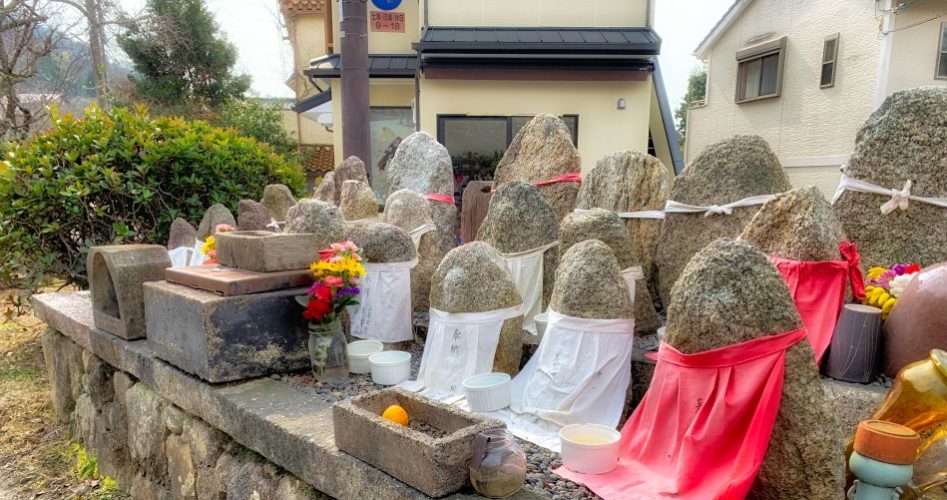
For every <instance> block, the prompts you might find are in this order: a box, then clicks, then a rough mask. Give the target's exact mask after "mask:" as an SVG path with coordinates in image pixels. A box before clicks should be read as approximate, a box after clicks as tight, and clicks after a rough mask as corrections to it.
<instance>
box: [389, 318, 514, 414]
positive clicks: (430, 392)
mask: <svg viewBox="0 0 947 500" xmlns="http://www.w3.org/2000/svg"><path fill="white" fill-rule="evenodd" d="M522 314H523V311H522V308H521V306H514V307H507V308H503V309H496V310H493V311H484V312H476V313H448V312H444V311H440V310H437V309H434V308H431V312H430V323H429V326H428V330H427V339H426V340H425V342H424V354H423V355H422V356H421V367H420V369H419V370H418V379H417V381H416V382H414V383H410V384H406V386H405V387H406V388H408V389H411V390H420V393H421V394H422V395H423V396H426V397H429V398H431V399H436V400H438V401H444V402H448V403H449V402H451V400H453V399H456V398H458V397H461V396H463V386H462V383H463V381H464V379H466V378H467V377H471V376H473V375H479V374H481V373H490V372H491V371H493V360H494V357H495V356H496V351H497V344H498V343H499V341H500V330H501V329H502V328H503V323H504V322H505V321H506V320H508V319H512V318H515V317H517V316H520V315H522Z"/></svg>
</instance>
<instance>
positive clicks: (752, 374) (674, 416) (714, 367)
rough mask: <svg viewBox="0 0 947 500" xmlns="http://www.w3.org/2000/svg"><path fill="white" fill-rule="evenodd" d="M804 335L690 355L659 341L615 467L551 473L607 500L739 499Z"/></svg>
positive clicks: (765, 439)
mask: <svg viewBox="0 0 947 500" xmlns="http://www.w3.org/2000/svg"><path fill="white" fill-rule="evenodd" d="M805 335H806V329H805V327H803V328H800V329H798V330H793V331H791V332H787V333H782V334H779V335H772V336H768V337H760V338H756V339H753V340H749V341H747V342H743V343H740V344H735V345H731V346H727V347H724V348H721V349H714V350H710V351H704V352H699V353H695V354H683V353H681V352H680V351H678V350H676V349H674V348H673V347H671V346H669V345H668V344H665V343H662V344H661V348H660V350H659V351H658V353H657V356H656V357H657V360H658V364H657V366H656V367H655V370H654V378H653V379H652V382H651V387H649V388H648V392H647V393H646V394H645V396H644V399H643V400H642V401H641V404H640V405H638V407H637V408H636V409H635V412H634V413H633V414H632V415H631V417H630V418H629V419H628V422H626V423H625V427H624V428H622V431H621V436H622V437H621V451H620V458H619V464H618V468H617V469H615V470H614V471H612V472H609V473H608V474H601V475H593V474H579V473H576V472H573V471H571V470H569V469H566V468H565V467H560V468H559V469H556V471H555V472H556V474H559V475H560V476H563V477H565V478H567V479H570V480H572V481H575V482H579V483H582V484H584V485H585V486H587V487H588V488H589V489H591V490H592V491H594V492H595V493H596V494H598V495H599V496H601V497H602V498H604V499H606V500H613V499H623V500H632V499H634V500H642V499H658V498H660V499H666V498H669V497H671V498H682V499H693V500H712V499H727V500H729V499H735V500H736V499H742V498H744V497H745V496H746V494H747V492H748V491H749V490H750V486H752V484H753V480H754V478H755V477H756V473H757V471H758V470H759V468H760V465H761V464H762V463H763V456H764V455H765V454H766V447H767V446H768V445H769V438H770V433H771V432H772V430H773V425H774V424H775V422H776V413H777V411H778V410H779V403H780V400H781V398H782V390H783V374H784V372H785V369H786V349H788V348H789V347H790V346H792V345H793V344H795V343H797V342H799V341H801V340H802V339H803V338H805Z"/></svg>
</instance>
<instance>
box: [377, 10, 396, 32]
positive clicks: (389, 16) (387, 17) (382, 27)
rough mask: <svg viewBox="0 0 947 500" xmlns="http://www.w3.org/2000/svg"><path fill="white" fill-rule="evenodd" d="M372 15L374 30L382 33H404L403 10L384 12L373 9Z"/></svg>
mask: <svg viewBox="0 0 947 500" xmlns="http://www.w3.org/2000/svg"><path fill="white" fill-rule="evenodd" d="M371 17H372V20H371V27H372V28H371V29H372V31H375V32H381V33H404V13H403V12H382V11H378V10H373V11H372V12H371Z"/></svg>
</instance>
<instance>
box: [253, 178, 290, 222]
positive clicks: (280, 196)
mask: <svg viewBox="0 0 947 500" xmlns="http://www.w3.org/2000/svg"><path fill="white" fill-rule="evenodd" d="M260 203H262V204H263V206H265V207H266V209H267V210H269V211H270V215H271V216H272V217H273V218H274V219H276V220H278V221H284V220H286V212H288V211H289V209H290V208H292V206H293V205H295V204H296V198H295V197H294V196H293V192H292V191H290V190H289V188H288V187H286V186H285V185H284V184H270V185H269V186H266V187H265V188H263V199H262V200H260Z"/></svg>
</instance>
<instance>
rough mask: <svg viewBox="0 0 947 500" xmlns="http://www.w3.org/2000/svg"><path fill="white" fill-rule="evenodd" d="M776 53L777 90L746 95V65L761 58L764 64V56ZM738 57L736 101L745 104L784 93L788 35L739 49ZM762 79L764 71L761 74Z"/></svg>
mask: <svg viewBox="0 0 947 500" xmlns="http://www.w3.org/2000/svg"><path fill="white" fill-rule="evenodd" d="M774 54H775V55H776V56H777V59H776V91H775V92H774V93H772V94H766V95H761V96H756V97H749V98H748V97H745V93H744V90H745V86H746V70H745V69H744V68H746V65H747V64H749V63H751V62H753V61H756V60H759V61H760V65H761V66H762V60H763V58H765V57H767V56H771V55H774ZM736 59H737V82H736V89H735V94H734V102H736V103H737V104H743V103H747V102H754V101H761V100H763V99H772V98H774V97H779V96H780V95H782V93H783V69H784V67H785V64H786V37H780V38H777V39H775V40H770V41H768V42H763V43H760V44H757V45H753V46H751V47H747V48H745V49H741V50H738V51H737V53H736ZM760 79H761V81H762V73H761V74H760Z"/></svg>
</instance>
